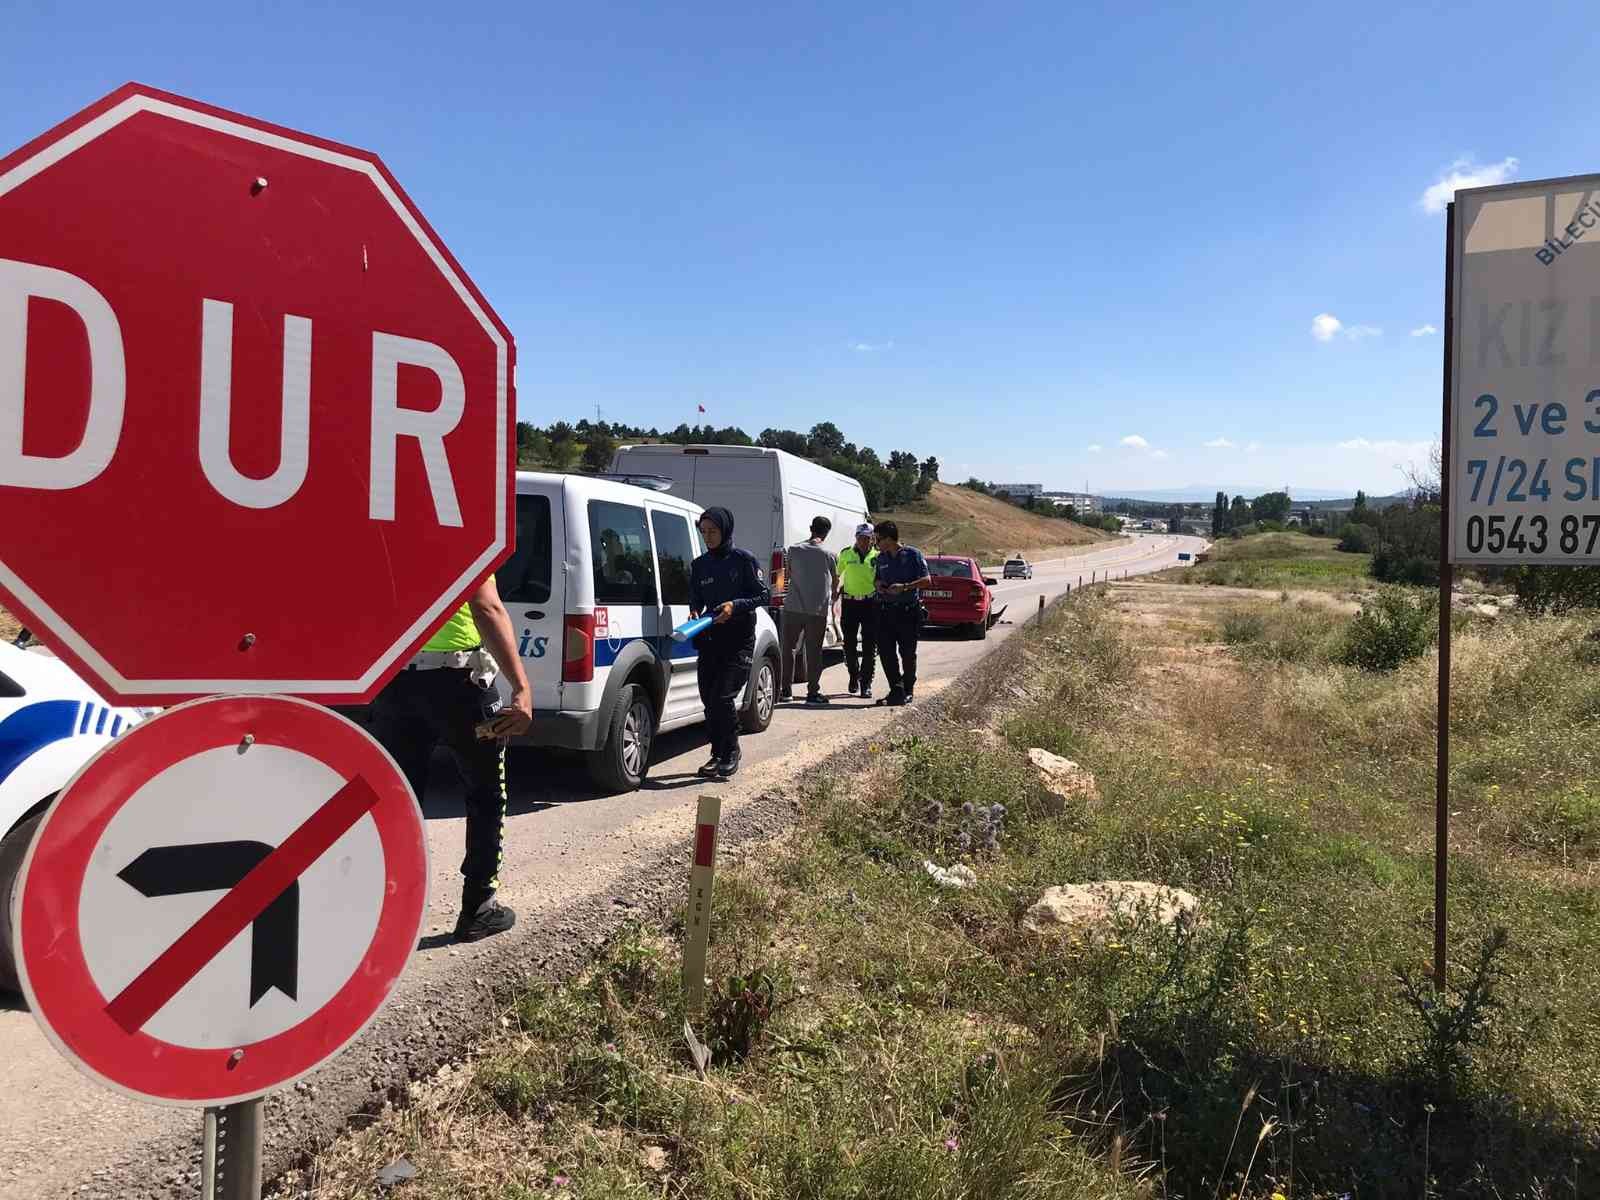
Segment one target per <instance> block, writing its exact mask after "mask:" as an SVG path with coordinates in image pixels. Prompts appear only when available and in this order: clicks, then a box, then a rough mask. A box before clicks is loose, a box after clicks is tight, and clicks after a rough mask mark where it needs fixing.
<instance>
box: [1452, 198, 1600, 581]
mask: <svg viewBox="0 0 1600 1200" xmlns="http://www.w3.org/2000/svg"><path fill="white" fill-rule="evenodd" d="M1450 253H1451V256H1452V263H1453V268H1454V274H1455V295H1454V297H1453V300H1454V303H1453V314H1454V316H1453V320H1452V322H1451V323H1452V325H1453V329H1452V330H1450V333H1451V337H1452V343H1453V344H1452V347H1451V364H1452V376H1453V384H1452V389H1451V390H1452V395H1451V407H1450V437H1449V439H1448V440H1449V445H1450V462H1449V463H1448V464H1446V480H1445V486H1446V487H1447V488H1448V489H1449V505H1450V535H1449V547H1448V550H1449V559H1450V561H1451V562H1460V563H1498V564H1502V565H1511V564H1517V563H1567V564H1572V563H1595V562H1600V176H1597V175H1586V176H1579V177H1573V178H1569V179H1549V180H1539V181H1535V182H1529V183H1515V184H1507V185H1505V186H1501V187H1490V188H1471V189H1467V190H1464V191H1459V192H1457V193H1456V198H1455V235H1454V238H1453V244H1452V245H1451V247H1450Z"/></svg>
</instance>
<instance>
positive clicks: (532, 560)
mask: <svg viewBox="0 0 1600 1200" xmlns="http://www.w3.org/2000/svg"><path fill="white" fill-rule="evenodd" d="M494 581H495V584H496V585H497V586H498V587H499V588H500V599H502V600H505V601H509V602H511V603H515V604H548V603H549V602H550V498H549V497H548V496H520V495H519V496H518V497H517V548H516V550H515V551H514V552H513V553H512V555H511V557H510V558H508V559H506V561H505V563H504V565H502V566H501V568H500V569H499V570H498V571H496V572H495V573H494Z"/></svg>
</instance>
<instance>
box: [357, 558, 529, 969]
mask: <svg viewBox="0 0 1600 1200" xmlns="http://www.w3.org/2000/svg"><path fill="white" fill-rule="evenodd" d="M485 648H487V653H486V652H485ZM490 655H493V657H492V658H491V657H490ZM500 671H504V672H505V674H506V675H507V677H508V678H509V679H510V682H511V702H510V703H509V704H508V705H506V706H505V707H504V708H502V707H500V695H499V693H498V692H497V691H496V690H495V686H494V680H495V676H496V675H497V674H498V673H499V672H500ZM532 723H533V693H532V691H531V690H530V689H529V687H528V677H527V675H526V674H525V673H524V672H523V669H522V658H521V656H520V655H518V654H517V643H516V637H515V635H514V634H513V632H512V629H511V618H510V616H508V615H507V613H506V609H505V605H503V604H502V603H501V602H500V589H499V588H498V587H497V586H496V585H495V579H494V576H493V575H490V576H489V577H488V578H487V579H485V580H484V581H483V582H482V583H480V584H479V585H478V588H477V590H476V591H474V592H473V593H472V595H471V596H469V597H468V598H467V602H466V603H465V604H463V605H462V606H461V607H460V608H459V609H457V610H456V612H455V613H454V614H453V615H452V616H451V617H450V619H449V620H448V621H446V622H445V623H444V625H443V626H441V627H440V629H439V631H438V632H437V633H435V634H434V635H433V636H432V637H431V638H429V639H428V640H427V642H426V643H425V644H424V645H423V647H422V649H421V650H420V651H418V652H417V653H416V654H415V655H413V656H412V658H411V661H410V662H408V663H407V664H406V665H405V668H404V669H403V670H402V671H401V672H400V674H398V675H396V676H395V677H394V678H393V679H392V680H390V681H389V685H388V686H387V687H385V688H384V689H383V691H381V692H379V693H378V697H377V699H376V700H374V701H373V702H372V734H373V736H374V737H376V738H377V739H378V741H379V742H381V743H382V744H383V748H384V749H385V750H387V751H388V752H389V753H390V755H391V756H392V757H393V758H394V760H395V762H396V763H397V764H399V767H400V769H401V771H403V772H404V773H405V777H406V780H407V782H409V783H410V784H411V790H412V791H413V792H415V793H416V795H417V801H418V803H421V801H422V798H423V796H424V795H426V793H427V786H428V764H429V761H430V760H431V759H432V758H433V750H434V747H435V746H437V745H439V744H440V743H443V744H444V745H445V746H446V747H447V748H448V749H449V751H450V757H451V758H452V759H453V760H454V761H455V768H456V772H457V773H458V774H459V775H460V776H461V782H462V786H463V787H464V788H465V789H466V809H467V850H466V856H465V857H464V858H463V859H462V862H461V874H462V876H463V877H464V879H465V882H464V883H463V885H462V889H461V916H460V918H459V919H458V920H457V921H456V928H455V934H456V937H457V938H458V939H460V940H461V941H464V942H476V941H480V940H482V939H483V938H486V937H489V936H491V935H493V934H496V933H504V932H505V931H506V930H507V929H510V928H511V926H512V925H513V924H515V923H516V919H517V914H516V913H514V912H513V911H512V910H511V909H509V908H507V907H506V906H505V905H503V904H501V903H500V902H499V901H498V900H496V899H495V891H496V890H497V889H498V888H499V886H500V879H499V875H500V856H501V845H502V839H503V836H504V833H505V822H506V747H505V743H506V740H507V739H508V738H513V737H516V736H518V735H519V734H523V733H526V732H527V731H528V727H529V725H531V724H532Z"/></svg>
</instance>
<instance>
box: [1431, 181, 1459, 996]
mask: <svg viewBox="0 0 1600 1200" xmlns="http://www.w3.org/2000/svg"><path fill="white" fill-rule="evenodd" d="M1444 230H1445V232H1444V420H1443V423H1442V425H1441V429H1442V437H1441V440H1440V446H1439V453H1440V458H1439V710H1438V711H1439V716H1438V737H1439V744H1438V751H1437V755H1436V757H1435V760H1434V796H1433V803H1434V817H1433V820H1434V831H1433V986H1434V988H1435V989H1436V990H1437V991H1441V992H1442V991H1444V988H1445V984H1446V982H1447V981H1448V975H1447V972H1446V970H1445V950H1446V938H1445V933H1446V930H1447V928H1448V924H1447V919H1446V907H1445V906H1446V901H1447V899H1448V892H1449V877H1450V595H1451V591H1452V590H1453V586H1454V583H1455V579H1454V575H1455V569H1454V566H1453V565H1452V563H1451V561H1450V486H1451V479H1450V471H1451V458H1450V434H1451V429H1450V409H1451V405H1452V404H1453V403H1454V399H1455V397H1454V396H1453V394H1452V386H1453V383H1454V378H1453V376H1454V367H1455V347H1456V319H1455V318H1456V293H1455V275H1456V260H1455V240H1456V206H1455V203H1454V202H1451V203H1450V204H1449V205H1448V206H1446V208H1445V218H1444Z"/></svg>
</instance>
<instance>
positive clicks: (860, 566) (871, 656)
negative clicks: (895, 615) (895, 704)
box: [834, 522, 878, 700]
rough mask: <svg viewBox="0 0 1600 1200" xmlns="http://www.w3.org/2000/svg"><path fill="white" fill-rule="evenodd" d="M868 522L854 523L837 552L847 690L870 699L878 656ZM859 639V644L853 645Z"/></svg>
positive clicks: (872, 550) (875, 561)
mask: <svg viewBox="0 0 1600 1200" xmlns="http://www.w3.org/2000/svg"><path fill="white" fill-rule="evenodd" d="M875 541H876V534H875V533H874V532H873V529H872V526H871V525H870V524H869V523H866V522H863V523H862V524H860V525H857V526H856V540H855V544H854V545H853V546H846V547H845V548H844V550H842V551H841V552H840V554H839V589H838V592H837V593H836V594H835V595H834V599H835V600H838V599H839V598H840V597H841V596H842V597H843V598H844V600H843V603H841V604H840V606H839V624H840V628H841V632H843V634H844V665H845V670H846V671H848V672H849V673H850V694H851V695H852V696H854V695H857V694H859V695H860V696H862V697H863V698H864V699H867V700H870V699H872V673H873V668H874V667H875V666H876V665H877V657H878V594H877V586H878V585H877V564H878V551H877V548H876V546H875V545H874V542H875ZM858 637H859V639H860V643H861V644H860V647H859V648H858V647H857V645H856V641H857V638H858Z"/></svg>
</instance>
